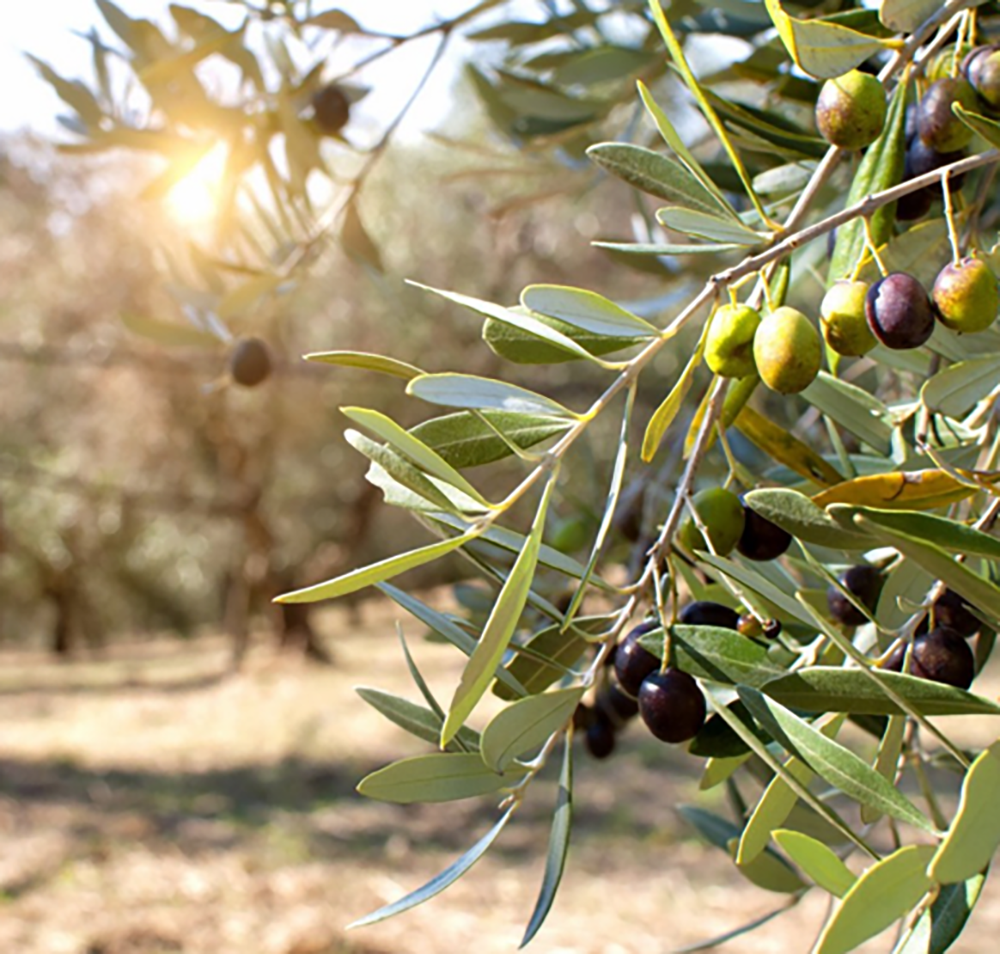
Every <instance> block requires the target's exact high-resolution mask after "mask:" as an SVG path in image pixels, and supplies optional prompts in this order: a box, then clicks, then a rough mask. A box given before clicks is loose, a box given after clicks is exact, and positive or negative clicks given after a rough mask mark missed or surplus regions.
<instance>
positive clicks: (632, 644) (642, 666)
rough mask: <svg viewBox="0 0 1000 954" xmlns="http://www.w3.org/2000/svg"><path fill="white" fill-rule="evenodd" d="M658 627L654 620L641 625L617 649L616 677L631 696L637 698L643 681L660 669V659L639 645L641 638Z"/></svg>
mask: <svg viewBox="0 0 1000 954" xmlns="http://www.w3.org/2000/svg"><path fill="white" fill-rule="evenodd" d="M658 625H659V624H658V623H657V622H655V621H654V620H647V621H646V622H644V623H640V624H639V625H638V626H636V627H635V629H633V630H632V631H631V632H630V633H629V634H628V635H627V636H626V637H625V638H624V639H623V640H622V641H621V642H620V643H619V644H618V646H617V647H616V648H615V675H616V676H617V677H618V684H619V685H620V686H621V687H622V689H624V690H625V692H627V693H628V694H629V695H630V696H637V695H638V694H639V687H640V686H641V685H642V680H643V679H645V678H646V676H648V675H649V674H650V673H651V672H653V671H654V670H655V669H659V668H660V660H659V658H658V657H656V656H654V655H653V654H652V653H651V652H650V651H649V650H648V649H643V647H642V646H641V645H640V644H639V637H640V636H642V635H643V634H645V633H648V632H650V631H651V630H654V629H656V627H657V626H658Z"/></svg>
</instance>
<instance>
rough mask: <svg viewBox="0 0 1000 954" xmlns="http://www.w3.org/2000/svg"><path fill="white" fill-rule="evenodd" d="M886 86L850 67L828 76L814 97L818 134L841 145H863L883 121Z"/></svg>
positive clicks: (859, 147) (856, 146)
mask: <svg viewBox="0 0 1000 954" xmlns="http://www.w3.org/2000/svg"><path fill="white" fill-rule="evenodd" d="M886 109H887V107H886V98H885V89H884V88H883V87H882V84H881V83H880V82H879V81H878V80H877V79H876V78H875V77H874V76H871V75H870V74H868V73H862V72H861V71H860V70H851V71H850V72H848V73H845V74H844V75H843V76H838V77H836V78H835V79H828V80H827V81H826V82H825V83H824V84H823V88H822V89H821V90H820V93H819V98H818V99H817V100H816V126H817V128H818V129H819V132H820V135H821V136H822V137H823V138H824V139H825V140H826V141H827V142H828V143H830V144H831V145H834V146H839V147H840V148H841V149H864V148H865V146H870V145H871V144H872V143H873V142H874V141H875V140H876V139H878V137H879V133H881V132H882V127H883V126H884V125H885V116H886Z"/></svg>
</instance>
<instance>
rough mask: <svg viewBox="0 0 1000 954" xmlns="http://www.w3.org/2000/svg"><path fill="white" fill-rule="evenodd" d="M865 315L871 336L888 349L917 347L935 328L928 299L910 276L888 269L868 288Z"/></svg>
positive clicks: (932, 311)
mask: <svg viewBox="0 0 1000 954" xmlns="http://www.w3.org/2000/svg"><path fill="white" fill-rule="evenodd" d="M865 315H866V316H867V318H868V327H869V328H870V329H871V332H872V334H873V335H875V337H876V338H878V340H879V341H881V342H882V344H884V345H885V346H886V347H887V348H892V349H893V350H896V351H903V350H906V349H909V348H919V347H920V346H921V345H922V344H924V343H925V342H926V341H927V339H928V338H930V336H931V333H932V332H933V331H934V308H933V306H932V304H931V300H930V298H929V297H928V295H927V292H926V291H925V290H924V286H923V285H921V284H920V282H918V281H917V279H915V278H914V277H913V276H912V275H908V274H907V273H906V272H891V273H890V274H888V275H886V276H885V278H882V279H879V281H877V282H875V283H874V284H873V285H872V287H871V288H870V289H869V290H868V295H867V297H866V299H865Z"/></svg>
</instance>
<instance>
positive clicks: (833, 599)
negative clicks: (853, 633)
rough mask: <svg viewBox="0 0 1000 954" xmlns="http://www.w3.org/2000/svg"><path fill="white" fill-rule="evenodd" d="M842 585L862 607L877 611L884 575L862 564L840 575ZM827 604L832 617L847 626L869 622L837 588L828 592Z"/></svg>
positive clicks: (832, 587)
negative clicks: (876, 605)
mask: <svg viewBox="0 0 1000 954" xmlns="http://www.w3.org/2000/svg"><path fill="white" fill-rule="evenodd" d="M840 583H841V585H842V586H843V587H844V589H845V590H847V591H848V592H849V593H850V594H851V595H852V596H853V597H854V598H855V600H857V602H859V603H860V604H861V605H862V606H867V607H868V609H869V610H871V611H873V612H874V610H875V604H876V603H878V596H879V593H880V592H881V590H882V574H881V573H879V571H878V570H877V569H876V568H875V567H873V566H870V565H868V564H867V563H861V564H858V565H857V566H852V567H850V569H848V570H845V571H844V572H843V573H842V574H841V575H840ZM826 602H827V605H828V606H829V608H830V615H831V616H832V617H833V618H834V619H835V620H836V621H837V622H838V623H843V624H844V625H845V626H860V625H862V623H867V622H868V617H867V616H865V614H864V613H862V612H861V610H859V609H858V608H857V607H856V606H854V604H853V603H851V601H850V600H848V598H847V597H846V596H845V595H844V594H843V593H842V592H841V591H840V590H839V589H838V588H837V587H835V586H831V587H830V588H829V589H828V590H827V591H826Z"/></svg>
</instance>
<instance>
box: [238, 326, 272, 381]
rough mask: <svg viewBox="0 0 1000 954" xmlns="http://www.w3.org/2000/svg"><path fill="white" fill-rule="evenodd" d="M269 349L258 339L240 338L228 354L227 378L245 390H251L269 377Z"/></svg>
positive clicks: (270, 361) (270, 368) (270, 362)
mask: <svg viewBox="0 0 1000 954" xmlns="http://www.w3.org/2000/svg"><path fill="white" fill-rule="evenodd" d="M272 368H273V362H272V360H271V349H270V348H269V347H268V346H267V344H266V343H265V342H263V341H262V340H261V339H260V338H240V339H239V340H238V341H237V342H236V344H235V345H234V346H233V350H232V351H231V352H230V354H229V376H230V377H231V378H232V379H233V380H234V381H235V382H236V383H237V384H241V385H243V387H245V388H253V387H256V386H257V385H258V384H261V383H263V382H264V381H266V380H267V379H268V378H269V377H270V376H271V370H272Z"/></svg>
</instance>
